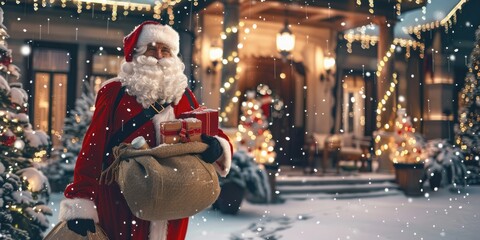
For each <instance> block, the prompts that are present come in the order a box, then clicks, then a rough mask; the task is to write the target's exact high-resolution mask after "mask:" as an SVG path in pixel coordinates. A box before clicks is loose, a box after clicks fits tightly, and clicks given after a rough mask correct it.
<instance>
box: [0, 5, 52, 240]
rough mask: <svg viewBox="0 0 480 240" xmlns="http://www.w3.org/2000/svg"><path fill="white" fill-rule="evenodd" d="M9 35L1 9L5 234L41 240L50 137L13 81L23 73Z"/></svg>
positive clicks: (0, 171) (0, 182) (0, 194)
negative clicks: (32, 121) (15, 60)
mask: <svg viewBox="0 0 480 240" xmlns="http://www.w3.org/2000/svg"><path fill="white" fill-rule="evenodd" d="M7 38H8V34H7V32H6V28H5V26H4V25H3V10H2V9H1V8H0V152H1V153H2V154H1V155H0V239H15V240H17V239H42V235H43V233H42V232H43V231H45V230H46V229H47V228H48V220H47V218H46V216H45V215H51V210H50V209H49V208H48V206H46V205H45V204H44V202H42V201H43V200H45V201H48V193H49V187H48V181H47V178H46V177H45V176H44V175H43V174H42V173H41V172H40V171H38V170H37V168H38V167H39V165H40V164H41V163H42V162H43V160H44V156H45V154H46V153H47V152H46V149H47V147H48V145H49V139H48V136H47V135H46V134H45V133H44V132H42V131H34V130H33V129H32V125H31V124H30V122H29V118H28V114H27V110H28V104H27V102H28V95H27V93H26V92H25V90H24V89H22V84H20V83H18V82H14V81H18V78H19V77H20V74H19V71H18V67H16V66H14V65H13V64H11V62H12V57H11V50H10V49H8V45H7V42H6V39H7ZM7 79H8V81H7ZM9 81H12V82H13V83H9Z"/></svg>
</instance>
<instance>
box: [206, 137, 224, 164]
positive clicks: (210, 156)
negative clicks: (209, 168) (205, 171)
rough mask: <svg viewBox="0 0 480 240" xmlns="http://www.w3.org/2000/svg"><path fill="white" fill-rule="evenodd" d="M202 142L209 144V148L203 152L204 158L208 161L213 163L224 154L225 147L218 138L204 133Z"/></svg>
mask: <svg viewBox="0 0 480 240" xmlns="http://www.w3.org/2000/svg"><path fill="white" fill-rule="evenodd" d="M201 137H202V142H204V143H206V144H208V148H207V150H205V152H203V153H202V154H201V157H202V160H203V161H204V162H206V163H213V162H215V161H217V159H219V158H220V157H221V156H222V154H223V148H222V146H221V145H220V142H219V141H218V139H217V138H215V137H211V136H208V135H205V134H202V136H201Z"/></svg>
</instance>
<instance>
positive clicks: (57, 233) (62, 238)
mask: <svg viewBox="0 0 480 240" xmlns="http://www.w3.org/2000/svg"><path fill="white" fill-rule="evenodd" d="M66 239H68V240H108V237H107V234H105V232H104V231H103V230H102V228H101V227H100V225H98V224H97V223H96V224H95V233H91V232H87V236H86V237H84V236H82V235H78V234H76V233H75V232H73V231H71V230H70V229H68V226H67V222H63V221H62V222H59V223H58V224H57V225H56V226H55V227H54V228H53V229H52V230H51V231H50V232H49V233H48V235H47V236H46V237H45V238H44V239H43V240H66Z"/></svg>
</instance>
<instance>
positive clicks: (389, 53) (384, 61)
mask: <svg viewBox="0 0 480 240" xmlns="http://www.w3.org/2000/svg"><path fill="white" fill-rule="evenodd" d="M394 51H395V45H393V44H391V45H390V49H389V50H388V51H387V53H385V56H383V58H382V59H381V60H380V62H379V63H377V72H376V74H377V77H380V73H381V72H382V70H383V67H384V66H385V65H387V63H388V61H390V59H391V57H392V56H393V54H394Z"/></svg>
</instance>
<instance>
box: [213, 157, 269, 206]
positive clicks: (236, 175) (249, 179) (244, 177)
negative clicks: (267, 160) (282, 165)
mask: <svg viewBox="0 0 480 240" xmlns="http://www.w3.org/2000/svg"><path fill="white" fill-rule="evenodd" d="M260 166H261V165H258V164H257V163H256V162H255V160H254V159H253V158H252V157H251V156H249V155H248V154H247V153H246V152H244V151H238V152H235V153H234V154H233V156H232V167H231V169H230V173H229V174H228V175H227V177H226V178H220V185H222V184H223V183H225V182H227V181H233V182H235V183H237V184H238V185H239V186H241V187H244V188H245V189H246V190H247V195H248V196H249V197H247V200H254V201H255V202H270V196H271V194H270V184H269V182H268V175H267V172H266V171H265V169H262V168H260Z"/></svg>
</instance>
